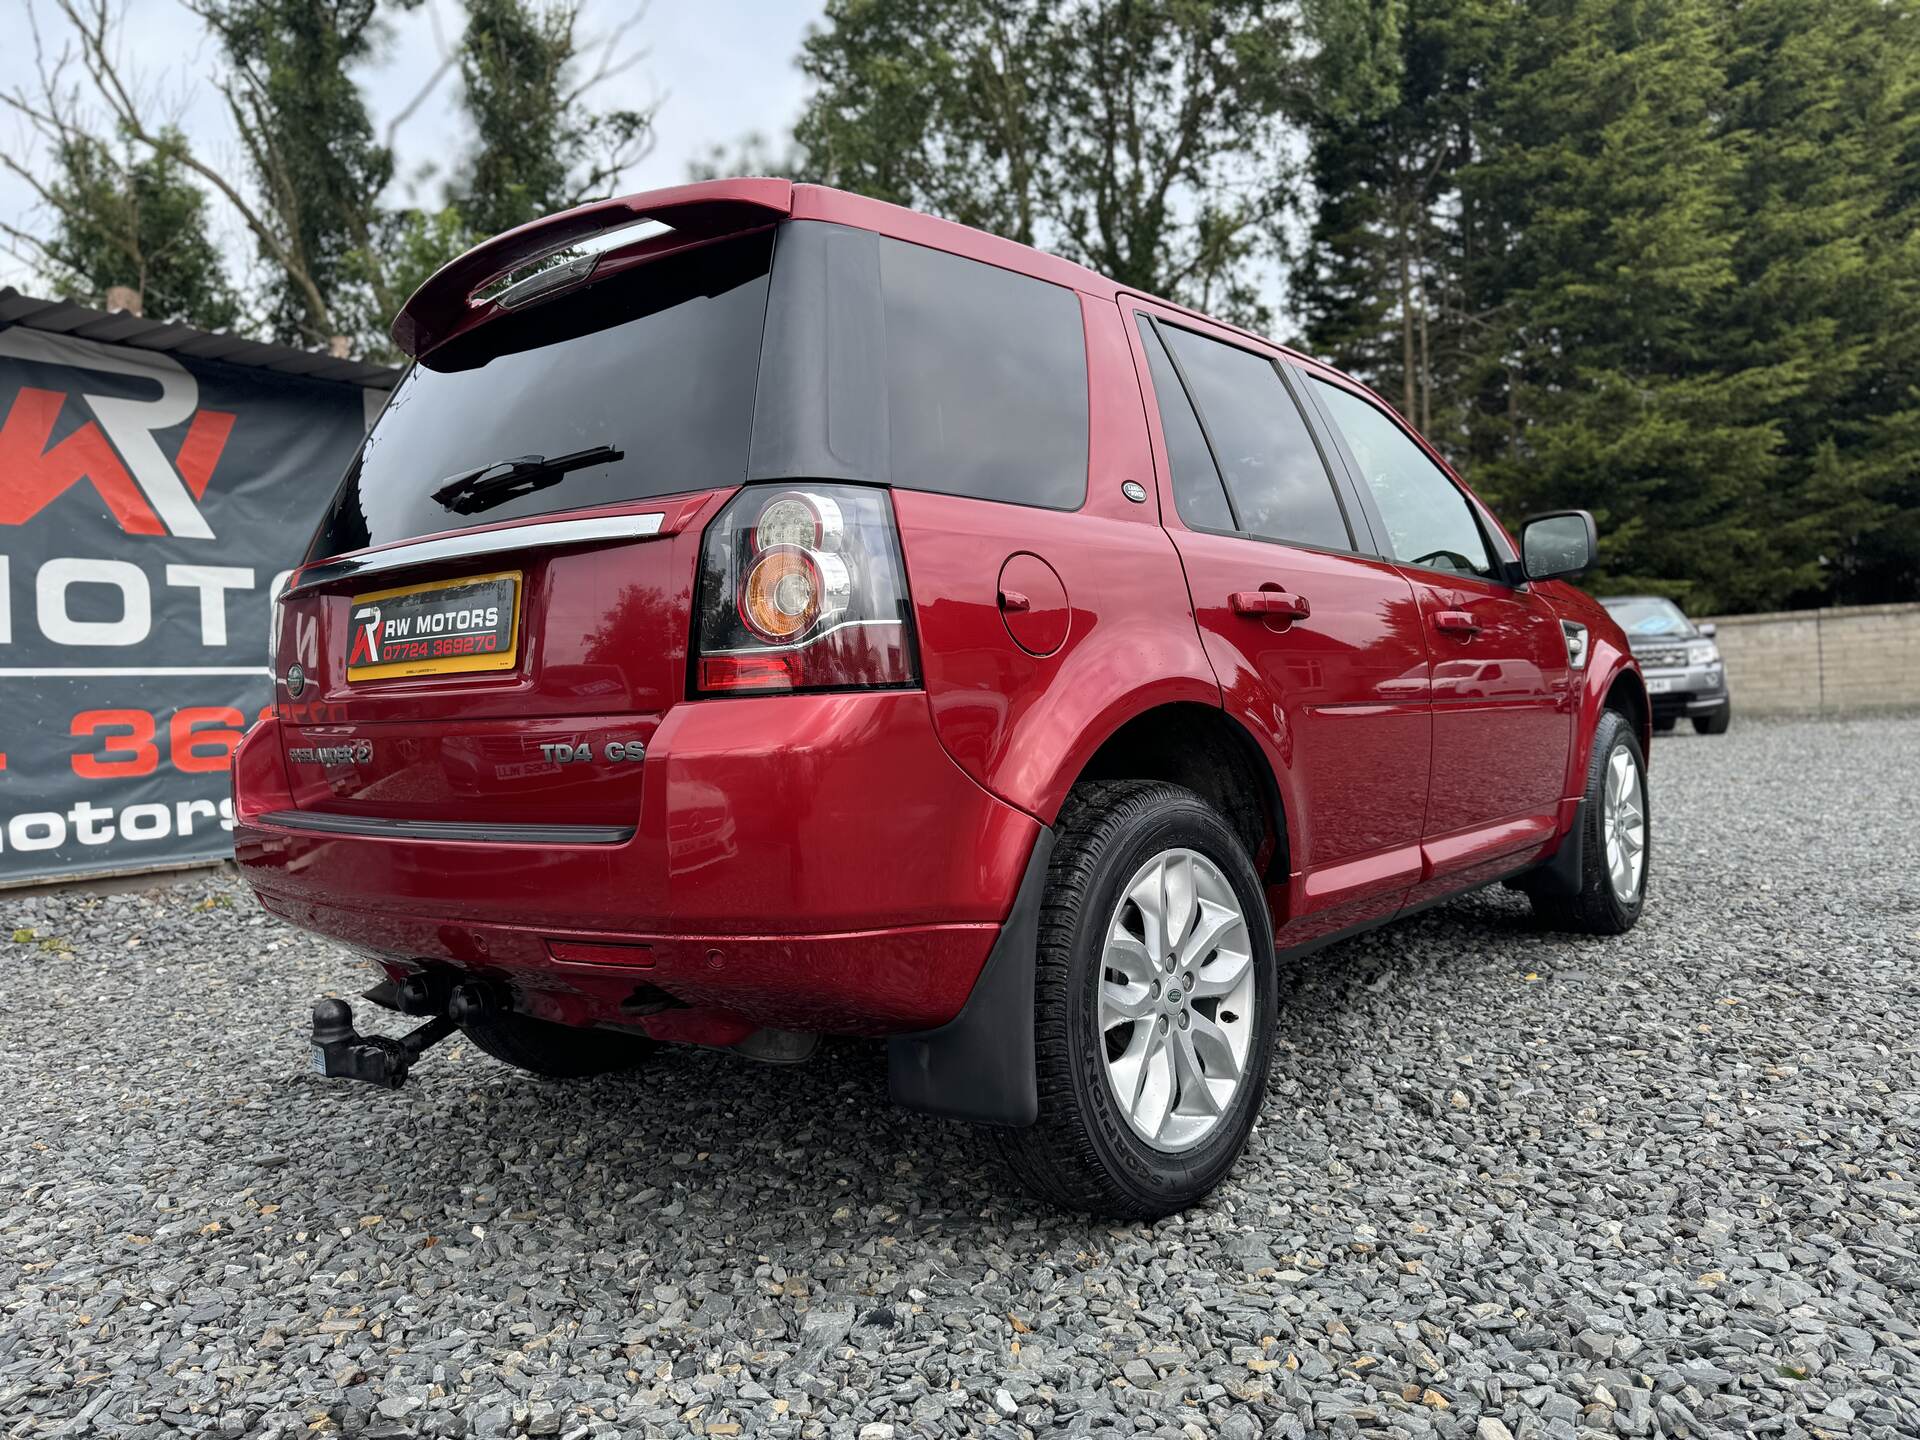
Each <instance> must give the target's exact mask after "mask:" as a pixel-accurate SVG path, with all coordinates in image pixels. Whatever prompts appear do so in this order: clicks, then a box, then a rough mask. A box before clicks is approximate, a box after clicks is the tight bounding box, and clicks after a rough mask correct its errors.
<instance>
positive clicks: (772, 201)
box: [390, 179, 793, 358]
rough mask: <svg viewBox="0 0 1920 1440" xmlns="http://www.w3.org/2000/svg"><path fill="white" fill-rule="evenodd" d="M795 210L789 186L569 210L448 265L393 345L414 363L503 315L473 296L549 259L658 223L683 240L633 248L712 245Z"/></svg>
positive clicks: (740, 183)
mask: <svg viewBox="0 0 1920 1440" xmlns="http://www.w3.org/2000/svg"><path fill="white" fill-rule="evenodd" d="M792 209H793V182H792V181H790V180H771V179H750V180H703V181H700V182H699V183H698V184H694V185H675V186H673V187H671V188H669V189H665V190H648V191H645V192H643V193H641V194H637V195H623V196H620V197H618V198H615V199H612V200H596V201H593V202H592V203H590V204H586V205H580V206H576V207H575V208H574V209H572V210H563V211H561V212H560V213H559V214H558V215H548V216H545V217H543V218H541V219H539V220H534V221H530V222H529V223H527V224H525V225H522V226H520V227H518V228H517V229H513V230H509V231H507V232H506V233H505V234H502V235H495V236H494V237H493V238H492V239H491V240H483V241H481V242H480V243H479V244H478V245H476V246H474V247H473V248H472V249H471V250H469V251H467V253H466V254H464V255H462V256H460V257H459V258H457V259H454V260H449V261H448V262H447V263H446V264H445V265H442V266H441V267H440V268H439V269H438V270H436V271H434V272H433V274H432V275H431V276H429V277H428V279H427V281H426V283H425V284H424V285H422V286H421V287H420V288H419V289H418V290H416V291H414V292H413V295H412V297H411V298H410V299H409V300H408V301H407V303H406V304H405V305H403V306H401V307H400V313H399V314H398V315H396V316H395V317H394V320H393V327H392V330H391V332H390V333H391V334H392V336H393V343H394V344H396V345H398V346H399V347H400V349H401V350H402V351H403V352H405V353H406V354H408V355H412V356H414V357H416V358H418V357H419V356H422V355H425V354H427V353H429V352H430V351H432V350H435V349H438V348H439V347H440V346H442V345H444V344H446V343H447V341H449V340H451V339H453V338H454V337H455V336H458V335H464V334H466V333H467V332H468V331H469V330H472V329H474V328H475V327H476V326H479V325H482V324H485V323H486V321H488V320H489V319H491V318H492V317H493V316H494V315H496V314H498V313H499V312H500V310H501V309H503V308H505V307H503V306H502V305H501V304H500V303H499V300H500V297H499V296H494V297H492V298H489V299H485V300H476V299H475V298H474V296H475V293H476V292H477V291H480V290H482V289H485V288H486V287H487V285H489V284H490V283H491V282H493V281H496V280H498V279H500V278H501V277H502V276H503V275H507V274H510V273H512V272H513V271H515V270H518V269H520V268H521V267H523V266H526V265H530V264H532V263H534V262H535V261H537V260H540V259H543V258H545V257H546V256H548V255H554V254H558V253H559V252H560V251H563V250H565V249H567V248H568V247H570V246H573V245H578V244H580V243H581V242H582V241H586V240H591V239H593V238H594V237H595V236H598V235H604V234H606V233H607V232H608V231H611V230H619V229H622V228H624V227H626V226H629V225H632V224H634V223H636V222H637V221H641V220H657V221H659V222H660V223H661V224H663V225H666V226H668V227H670V228H671V229H672V231H673V233H674V236H675V237H677V238H676V239H674V240H672V241H668V242H667V244H665V245H662V244H661V243H660V242H661V241H662V240H664V239H665V237H654V239H653V240H651V241H647V240H641V241H636V242H635V246H634V247H627V248H637V247H638V246H641V245H652V246H653V247H654V248H670V247H671V246H672V245H676V244H682V243H685V241H686V240H688V239H707V238H710V237H712V236H715V235H726V234H730V233H732V232H733V231H736V230H748V229H751V228H753V227H754V226H756V225H770V224H772V223H773V222H775V221H776V220H780V219H782V218H784V217H785V216H786V215H788V214H790V213H791V212H792Z"/></svg>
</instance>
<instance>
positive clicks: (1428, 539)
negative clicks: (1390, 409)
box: [1313, 380, 1493, 576]
mask: <svg viewBox="0 0 1920 1440" xmlns="http://www.w3.org/2000/svg"><path fill="white" fill-rule="evenodd" d="M1313 383H1314V384H1316V385H1318V386H1319V387H1320V395H1321V398H1322V399H1324V400H1325V401H1326V402H1327V410H1328V411H1329V412H1330V413H1331V414H1332V416H1333V423H1334V424H1335V425H1337V426H1339V427H1340V433H1341V435H1343V436H1344V437H1345V438H1346V442H1347V448H1348V449H1349V450H1351V451H1353V458H1354V459H1355V461H1357V462H1358V463H1359V466H1360V475H1361V478H1362V479H1364V480H1365V481H1366V484H1367V488H1368V489H1369V490H1371V491H1372V492H1373V499H1374V503H1375V504H1376V505H1378V506H1379V507H1380V518H1381V519H1382V520H1384V521H1385V522H1386V526H1387V548H1388V549H1389V550H1390V551H1391V552H1392V553H1393V558H1394V559H1396V560H1398V561H1400V562H1401V563H1402V564H1406V565H1419V566H1422V567H1424V568H1426V569H1429V570H1447V571H1451V572H1453V573H1455V574H1465V575H1482V576H1486V575H1491V574H1493V562H1492V560H1491V559H1490V558H1488V555H1487V542H1486V539H1485V537H1484V536H1482V535H1481V533H1480V526H1479V524H1478V523H1477V522H1476V521H1475V520H1474V518H1473V510H1472V508H1471V507H1470V506H1469V505H1468V504H1467V497H1466V496H1464V495H1462V494H1461V493H1460V491H1459V489H1458V487H1456V486H1455V485H1454V483H1453V481H1451V480H1449V479H1448V478H1447V476H1446V474H1445V472H1444V471H1442V470H1441V469H1440V467H1439V466H1437V465H1435V464H1434V463H1433V461H1431V460H1429V459H1428V458H1427V455H1426V452H1425V451H1424V450H1422V449H1421V448H1420V447H1419V446H1418V445H1417V444H1415V443H1414V440H1413V437H1412V436H1410V435H1408V434H1407V432H1406V431H1404V430H1402V429H1401V428H1400V427H1399V426H1398V425H1397V424H1395V423H1394V421H1393V419H1392V417H1391V416H1389V415H1388V414H1386V412H1384V411H1382V410H1380V409H1378V408H1376V407H1375V406H1373V405H1372V404H1370V403H1368V402H1367V401H1365V400H1362V399H1361V398H1360V397H1359V396H1358V395H1355V394H1354V393H1353V392H1352V391H1351V390H1343V389H1342V388H1341V387H1340V386H1338V385H1329V384H1328V383H1327V382H1326V381H1324V380H1315V381H1314V382H1313Z"/></svg>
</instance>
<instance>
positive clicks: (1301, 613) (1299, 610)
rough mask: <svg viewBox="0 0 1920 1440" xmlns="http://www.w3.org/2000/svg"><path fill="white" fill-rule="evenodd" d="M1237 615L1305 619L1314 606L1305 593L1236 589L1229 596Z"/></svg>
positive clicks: (1228, 600) (1228, 598)
mask: <svg viewBox="0 0 1920 1440" xmlns="http://www.w3.org/2000/svg"><path fill="white" fill-rule="evenodd" d="M1227 604H1228V605H1230V606H1232V607H1233V613H1234V614H1236V615H1260V616H1269V615H1271V616H1277V617H1279V618H1280V619H1282V620H1304V619H1306V618H1307V617H1308V616H1309V615H1311V614H1313V606H1311V605H1309V604H1308V603H1307V597H1306V596H1304V595H1295V594H1293V593H1291V592H1290V591H1286V590H1236V591H1234V592H1233V593H1232V594H1231V595H1229V596H1228V597H1227Z"/></svg>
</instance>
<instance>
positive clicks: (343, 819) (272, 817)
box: [260, 810, 633, 845]
mask: <svg viewBox="0 0 1920 1440" xmlns="http://www.w3.org/2000/svg"><path fill="white" fill-rule="evenodd" d="M260 823H261V824H262V825H274V826H278V827H279V828H280V829H283V830H311V831H314V832H316V833H318V834H321V835H361V836H367V837H371V838H373V839H377V840H472V841H476V842H478V843H480V844H492V845H624V844H626V843H627V841H629V840H631V839H632V838H633V826H631V825H474V824H471V823H469V822H467V821H463V820H388V819H383V818H382V817H380V816H378V815H324V814H321V813H319V812H317V811H313V810H274V811H270V812H269V813H267V814H265V815H262V816H261V817H260Z"/></svg>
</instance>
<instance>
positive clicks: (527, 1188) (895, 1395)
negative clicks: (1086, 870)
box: [0, 719, 1920, 1440]
mask: <svg viewBox="0 0 1920 1440" xmlns="http://www.w3.org/2000/svg"><path fill="white" fill-rule="evenodd" d="M1655 767H1656V768H1655V786H1654V804H1655V812H1654V813H1655V819H1656V823H1657V828H1656V831H1655V834H1656V836H1657V837H1658V839H1657V843H1656V850H1655V869H1654V892H1655V893H1654V896H1653V899H1652V902H1651V906H1650V909H1649V913H1648V915H1647V918H1646V919H1645V920H1644V921H1643V922H1642V923H1641V925H1640V927H1639V928H1638V929H1637V930H1636V931H1635V932H1634V933H1633V934H1632V935H1631V936H1629V937H1626V938H1625V939H1622V940H1610V941H1584V940H1582V941H1572V940H1568V939H1565V938H1561V937H1555V936H1551V935H1545V934H1542V933H1540V932H1538V931H1537V930H1535V929H1534V928H1533V927H1532V925H1531V923H1530V921H1529V920H1528V918H1527V912H1526V909H1525V907H1524V905H1523V904H1522V903H1521V902H1520V901H1519V900H1518V898H1517V897H1515V896H1512V895H1509V894H1507V893H1505V892H1502V891H1495V892H1493V893H1491V894H1488V895H1483V896H1479V897H1474V898H1471V899H1468V900H1465V901H1462V902H1459V903H1456V904H1453V905H1450V906H1447V907H1444V908H1442V909H1440V910H1436V911H1433V912H1430V913H1429V914H1427V915H1426V916H1424V917H1422V918H1420V919H1419V920H1417V921H1414V922H1412V923H1409V924H1407V925H1405V926H1402V927H1400V928H1397V929H1393V930H1390V931H1387V932H1384V933H1381V934H1378V935H1376V936H1372V937H1368V938H1366V939H1362V940H1359V941H1355V942H1351V943H1349V944H1346V945H1344V946H1341V947H1339V948H1337V949H1334V950H1331V951H1329V952H1326V953H1324V954H1322V955H1321V956H1319V957H1316V958H1314V959H1311V960H1308V961H1305V962H1301V963H1300V964H1298V965H1295V966H1290V967H1289V969H1288V979H1289V980H1290V983H1291V986H1292V994H1291V1000H1290V1003H1288V1004H1287V1005H1286V1007H1285V1009H1284V1011H1283V1016H1282V1019H1281V1022H1280V1023H1281V1046H1280V1053H1279V1058H1278V1061H1277V1064H1276V1068H1275V1072H1274V1076H1273V1080H1272V1084H1271V1088H1270V1093H1269V1096H1268V1100H1267V1105H1266V1109H1265V1113H1264V1116H1263V1119H1262V1122H1261V1125H1260V1127H1259V1129H1258V1130H1257V1131H1256V1132H1255V1135H1254V1140H1253V1145H1252V1149H1251V1152H1250V1153H1249V1154H1248V1156H1247V1157H1246V1159H1245V1160H1244V1161H1243V1162H1242V1163H1241V1165H1240V1167H1239V1169H1238V1171H1237V1172H1236V1174H1235V1176H1234V1178H1233V1179H1232V1180H1231V1182H1230V1183H1229V1184H1227V1185H1226V1186H1225V1187H1224V1188H1223V1189H1222V1190H1221V1191H1220V1192H1219V1194H1218V1195H1217V1196H1216V1197H1215V1198H1214V1199H1213V1200H1212V1201H1211V1202H1210V1203H1208V1204H1207V1205H1206V1206H1205V1207H1203V1208H1201V1209H1199V1210H1196V1211H1194V1212H1192V1213H1189V1214H1188V1215H1186V1216H1184V1217H1180V1218H1176V1219H1173V1220H1169V1221H1165V1222H1162V1223H1160V1224H1157V1225H1152V1226H1128V1227H1122V1228H1115V1227H1112V1226H1110V1225H1106V1224H1099V1223H1089V1222H1087V1221H1085V1220H1083V1219H1081V1218H1078V1217H1074V1216H1067V1215H1061V1214H1056V1213H1049V1212H1048V1211H1046V1210H1044V1209H1042V1208H1040V1207H1038V1206H1036V1205H1035V1204H1034V1203H1032V1202H1031V1201H1029V1200H1027V1199H1025V1198H1024V1197H1023V1196H1021V1195H1020V1194H1019V1193H1017V1192H1014V1191H1012V1190H1010V1189H1009V1188H1008V1187H1007V1186H1006V1184H1005V1183H1004V1182H1003V1181H1002V1180H1001V1179H1000V1178H999V1177H998V1176H997V1174H996V1173H995V1172H994V1171H993V1169H992V1168H991V1166H990V1165H989V1164H988V1162H987V1160H986V1157H985V1150H984V1147H982V1146H980V1145H978V1144H977V1142H976V1141H974V1140H973V1139H972V1138H971V1137H970V1136H969V1135H968V1134H967V1132H966V1131H965V1130H964V1129H963V1128H961V1127H957V1126H949V1125H946V1124H944V1123H941V1122H936V1121H932V1120H923V1119H917V1118H912V1117H907V1116H903V1115H899V1114H896V1113H894V1112H892V1111H890V1110H889V1109H888V1108H887V1106H886V1105H885V1103H884V1089H885V1074H884V1066H883V1063H882V1060H881V1057H880V1055H879V1053H878V1051H877V1050H876V1049H874V1048H873V1047H867V1046H859V1045H852V1044H847V1045H839V1046H833V1047H829V1048H828V1049H827V1050H826V1051H825V1052H823V1054H822V1056H821V1057H820V1058H817V1059H816V1060H815V1061H814V1062H813V1063H811V1064H810V1065H808V1066H806V1067H802V1068H800V1069H797V1070H789V1071H785V1072H776V1071H771V1070H767V1069H763V1068H759V1067H755V1066H753V1065H752V1064H750V1063H748V1062H745V1061H739V1060H736V1059H734V1058H732V1057H729V1056H723V1055H716V1054H708V1053H700V1052H685V1053H678V1054H671V1055H669V1056H668V1057H667V1058H666V1059H664V1060H663V1061H661V1062H660V1063H659V1064H658V1065H657V1067H656V1068H654V1069H653V1070H651V1071H650V1072H648V1074H647V1075H646V1076H645V1078H633V1077H626V1078H620V1079H611V1080H605V1081H596V1082H592V1083H586V1084H580V1085H574V1086H558V1085H551V1084H546V1083H542V1082H537V1081H534V1080H530V1079H527V1078H523V1077H521V1076H519V1075H517V1074H515V1073H513V1072H510V1071H508V1070H506V1069H504V1068H502V1067H500V1066H498V1065H496V1064H494V1063H493V1062H492V1061H490V1060H488V1059H487V1058H485V1057H484V1056H481V1055H479V1054H477V1053H476V1052H475V1051H474V1050H473V1049H472V1048H471V1047H470V1046H459V1045H458V1044H457V1042H456V1043H450V1044H448V1045H443V1046H441V1047H440V1048H439V1050H437V1051H436V1052H434V1053H433V1054H432V1055H430V1056H429V1057H428V1059H427V1061H426V1062H425V1063H424V1064H423V1065H422V1067H421V1068H420V1069H419V1070H418V1071H417V1072H416V1077H415V1079H414V1080H413V1081H412V1082H410V1083H409V1085H408V1087H407V1088H406V1089H405V1090H403V1091H401V1092H399V1093H393V1094H389V1093H384V1092H380V1091H376V1090H374V1089H372V1088H371V1087H366V1086H357V1085H350V1084H347V1083H344V1082H329V1081H323V1080H319V1079H316V1078H313V1077H311V1076H310V1075H308V1074H307V1072H306V1069H305V1066H306V1054H305V1050H304V1048H303V1044H302V1041H303V1036H304V1027H305V1023H306V1011H307V1008H308V1005H309V1003H310V1002H311V1000H312V998H313V997H314V996H315V995H316V994H318V993H321V992H323V991H325V990H327V989H329V988H336V989H339V990H342V991H348V992H350V991H351V989H352V988H354V987H355V982H356V981H357V980H358V975H357V974H356V972H355V971H354V970H352V969H351V968H350V967H349V965H348V964H347V963H346V961H345V959H344V957H343V956H342V955H341V953H340V952H338V951H337V950H335V949H334V948H333V947H331V946H330V945H328V944H325V943H323V942H320V941H317V940H314V939H311V938H308V937H306V936H303V935H301V934H298V933H296V932H294V931H292V930H290V929H287V928H285V927H283V926H281V925H280V924H278V923H277V922H274V921H271V920H269V919H267V918H266V917H265V916H263V915H262V914H261V912H260V911H259V910H258V908H257V907H256V906H255V905H254V904H253V903H252V902H251V900H250V899H249V897H248V895H247V893H246V892H245V890H244V888H241V887H238V886H237V885H236V884H235V883H233V882H232V881H230V880H229V881H219V880H203V881H199V882H195V883H190V884H182V885H176V886H173V887H171V888H163V889H156V890H153V891H149V892H148V893H145V894H129V895H115V896H105V897H102V896H91V897H89V896H59V897H55V898H42V899H27V900H19V899H15V900H12V901H4V900H0V1084H4V1087H5V1091H4V1093H5V1100H4V1103H3V1104H0V1138H4V1142H5V1153H6V1155H7V1163H6V1166H5V1173H4V1174H3V1175H0V1436H5V1437H25V1436H40V1435H55V1434H58V1435H82V1434H96V1433H97V1434H102V1435H110V1436H111V1435H128V1436H157V1435H162V1434H175V1433H181V1432H186V1433H207V1434H215V1435H223V1436H236V1437H237V1436H242V1435H262V1436H264V1435H279V1436H292V1435H295V1434H302V1435H305V1434H313V1433H325V1432H329V1431H337V1432H341V1433H345V1434H349V1435H364V1436H377V1435H393V1436H397V1435H413V1434H421V1435H430V1436H457V1435H468V1434H472V1435H477V1436H496V1435H511V1434H518V1433H522V1432H524V1433H528V1434H532V1435H540V1436H544V1435H555V1436H571V1437H582V1436H585V1437H601V1436H614V1435H621V1436H625V1435H633V1434H643V1433H644V1434H666V1435H688V1434H691V1435H698V1436H706V1435H732V1434H740V1433H745V1434H784V1435H804V1436H853V1437H865V1440H877V1437H881V1436H885V1435H888V1434H892V1435H898V1436H901V1437H905V1436H906V1435H908V1434H909V1433H915V1434H921V1433H924V1434H981V1433H990V1434H1002V1435H1014V1434H1018V1435H1027V1434H1039V1433H1043V1432H1049V1431H1055V1430H1060V1431H1063V1432H1064V1433H1066V1434H1069V1435H1076V1434H1084V1433H1098V1434H1108V1435H1132V1434H1135V1433H1139V1434H1143V1435H1144V1434H1154V1435H1163V1436H1166V1437H1168V1440H1175V1437H1181V1436H1193V1437H1204V1436H1206V1435H1218V1436H1222V1437H1227V1440H1249V1437H1252V1436H1255V1435H1259V1434H1267V1435H1290V1436H1297V1435H1302V1434H1313V1435H1351V1434H1358V1433H1365V1434H1369V1435H1372V1434H1391V1435H1400V1436H1424V1435H1458V1436H1468V1437H1474V1440H1506V1437H1508V1436H1512V1437H1515V1440H1525V1437H1528V1436H1532V1435H1543V1436H1551V1437H1566V1440H1572V1437H1576V1436H1586V1437H1597V1436H1605V1435H1615V1434H1619V1435H1651V1434H1670V1435H1683V1434H1684V1435H1709V1434H1755V1435H1806V1434H1814V1435H1822V1436H1847V1435H1851V1436H1876V1437H1878V1436H1894V1435H1901V1436H1914V1435H1916V1434H1920V1223H1916V1222H1920V1190H1917V1189H1916V1184H1915V1182H1916V1179H1917V1178H1920V1132H1917V1131H1916V1126H1917V1125H1920V1039H1917V1038H1916V1030H1915V1022H1916V1019H1920V844H1917V842H1916V836H1920V829H1917V828H1916V820H1915V818H1914V817H1915V812H1916V810H1917V809H1920V719H1907V720H1899V721H1892V720H1879V721H1871V722H1868V721H1861V722H1852V723H1831V722H1829V723H1814V722H1794V723H1775V724H1760V723H1749V722H1743V723H1741V724H1739V725H1737V726H1736V727H1735V729H1734V731H1733V732H1732V734H1730V735H1729V736H1727V737H1726V738H1725V739H1721V740H1711V739H1709V740H1702V739H1697V738H1695V737H1693V736H1691V735H1684V736H1677V737H1674V738H1672V739H1663V740H1662V741H1661V742H1660V744H1659V745H1658V747H1657V750H1656V755H1655ZM9 932H11V933H12V940H13V943H12V944H11V945H8V944H7V943H6V941H7V937H8V934H9ZM385 1028H387V1029H389V1030H392V1029H397V1028H398V1025H397V1023H396V1024H388V1025H387V1026H386V1027H385Z"/></svg>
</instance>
